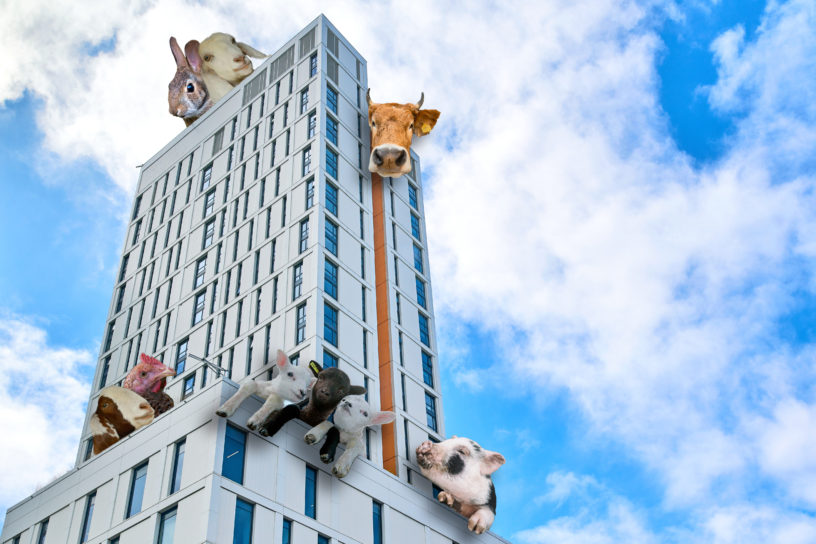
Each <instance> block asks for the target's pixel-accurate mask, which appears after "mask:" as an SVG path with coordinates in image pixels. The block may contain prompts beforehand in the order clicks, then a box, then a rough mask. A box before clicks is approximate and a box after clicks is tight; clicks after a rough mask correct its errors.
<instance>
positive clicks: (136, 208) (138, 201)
mask: <svg viewBox="0 0 816 544" xmlns="http://www.w3.org/2000/svg"><path fill="white" fill-rule="evenodd" d="M141 206H142V195H139V196H137V197H136V203H135V204H134V205H133V216H132V217H131V221H132V220H134V219H136V218H137V217H138V216H139V208H140V207H141Z"/></svg>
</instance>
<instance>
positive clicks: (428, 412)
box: [425, 392, 436, 432]
mask: <svg viewBox="0 0 816 544" xmlns="http://www.w3.org/2000/svg"><path fill="white" fill-rule="evenodd" d="M425 416H426V419H427V421H428V427H430V428H431V430H432V431H434V432H436V397H434V396H432V395H431V394H429V393H427V392H426V393H425Z"/></svg>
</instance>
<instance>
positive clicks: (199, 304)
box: [193, 289, 207, 325]
mask: <svg viewBox="0 0 816 544" xmlns="http://www.w3.org/2000/svg"><path fill="white" fill-rule="evenodd" d="M206 305H207V290H206V289H205V290H203V291H201V292H200V293H198V294H197V295H196V296H195V302H194V304H193V325H195V324H197V323H199V322H200V321H201V320H202V319H203V318H204V307H205V306H206Z"/></svg>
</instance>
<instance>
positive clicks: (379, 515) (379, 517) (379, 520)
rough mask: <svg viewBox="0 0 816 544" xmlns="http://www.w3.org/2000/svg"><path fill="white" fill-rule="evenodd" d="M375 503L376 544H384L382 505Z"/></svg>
mask: <svg viewBox="0 0 816 544" xmlns="http://www.w3.org/2000/svg"><path fill="white" fill-rule="evenodd" d="M372 502H373V508H372V510H373V511H372V513H373V522H374V544H382V503H379V502H377V501H372Z"/></svg>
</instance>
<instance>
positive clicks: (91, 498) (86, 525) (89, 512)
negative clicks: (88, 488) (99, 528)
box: [79, 491, 96, 542]
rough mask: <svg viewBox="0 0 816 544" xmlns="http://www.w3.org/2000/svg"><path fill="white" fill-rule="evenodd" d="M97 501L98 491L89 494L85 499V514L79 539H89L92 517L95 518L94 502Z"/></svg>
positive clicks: (82, 540) (84, 540)
mask: <svg viewBox="0 0 816 544" xmlns="http://www.w3.org/2000/svg"><path fill="white" fill-rule="evenodd" d="M95 501H96V491H94V492H92V493H91V494H90V495H88V497H87V499H86V500H85V514H84V515H83V516H82V530H81V531H80V533H79V541H80V542H87V541H88V532H89V531H90V530H91V519H93V510H94V502H95Z"/></svg>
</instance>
